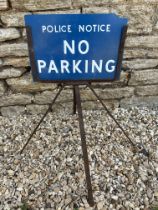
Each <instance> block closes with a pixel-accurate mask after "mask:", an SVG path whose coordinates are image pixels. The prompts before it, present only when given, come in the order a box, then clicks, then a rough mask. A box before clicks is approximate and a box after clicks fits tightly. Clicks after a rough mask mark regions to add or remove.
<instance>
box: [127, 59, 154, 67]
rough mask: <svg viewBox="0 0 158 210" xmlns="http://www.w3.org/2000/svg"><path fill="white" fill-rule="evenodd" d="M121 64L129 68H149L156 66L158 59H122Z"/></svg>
mask: <svg viewBox="0 0 158 210" xmlns="http://www.w3.org/2000/svg"><path fill="white" fill-rule="evenodd" d="M123 66H126V67H127V68H129V69H149V68H156V67H157V66H158V59H133V60H128V61H123Z"/></svg>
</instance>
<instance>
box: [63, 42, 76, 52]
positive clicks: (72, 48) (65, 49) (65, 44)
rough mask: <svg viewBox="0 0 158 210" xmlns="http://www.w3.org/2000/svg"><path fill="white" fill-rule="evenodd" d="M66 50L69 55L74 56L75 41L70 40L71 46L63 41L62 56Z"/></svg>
mask: <svg viewBox="0 0 158 210" xmlns="http://www.w3.org/2000/svg"><path fill="white" fill-rule="evenodd" d="M67 48H68V49H69V51H70V52H71V54H75V40H72V42H71V46H70V45H69V43H68V42H67V41H66V40H64V54H67Z"/></svg>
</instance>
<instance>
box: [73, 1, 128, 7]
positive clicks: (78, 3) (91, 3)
mask: <svg viewBox="0 0 158 210" xmlns="http://www.w3.org/2000/svg"><path fill="white" fill-rule="evenodd" d="M124 2H125V1H124V0H119V2H118V3H120V4H121V3H124ZM111 3H113V1H112V0H97V1H96V0H73V6H94V5H106V6H107V5H110V4H111Z"/></svg>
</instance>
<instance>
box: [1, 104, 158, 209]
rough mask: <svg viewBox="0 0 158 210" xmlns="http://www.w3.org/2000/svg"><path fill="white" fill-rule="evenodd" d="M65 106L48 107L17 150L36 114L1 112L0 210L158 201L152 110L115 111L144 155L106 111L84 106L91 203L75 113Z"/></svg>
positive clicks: (157, 123) (142, 205)
mask: <svg viewBox="0 0 158 210" xmlns="http://www.w3.org/2000/svg"><path fill="white" fill-rule="evenodd" d="M70 112H71V108H70V107H69V108H61V107H60V109H59V110H58V112H56V113H49V114H48V116H47V117H46V119H45V120H44V122H43V123H42V124H41V126H40V128H39V129H38V131H37V132H36V134H35V135H34V136H33V138H32V140H31V142H30V144H29V145H28V146H27V148H26V150H25V151H24V153H23V154H22V155H20V154H19V151H20V149H21V148H22V146H23V145H24V143H25V142H26V140H27V138H28V136H29V134H30V133H31V130H32V129H33V128H34V126H35V125H36V123H37V122H38V121H39V119H40V115H23V116H18V117H14V118H5V117H2V116H1V117H0V209H4V210H9V209H10V210H14V209H27V208H24V203H25V204H26V206H27V207H29V209H33V210H35V209H40V210H61V209H62V210H69V209H72V210H77V209H79V210H83V209H86V210H90V209H98V210H115V209H116V210H140V209H142V210H147V209H149V207H150V206H151V205H153V203H154V202H156V201H158V109H156V108H155V109H148V108H130V109H120V108H119V109H116V110H114V111H113V114H114V115H115V117H116V118H117V119H118V121H119V122H120V123H121V125H122V126H123V127H124V129H126V131H127V133H128V134H129V135H130V136H131V138H132V139H133V141H134V142H136V143H138V144H140V143H141V144H143V145H144V146H145V148H146V149H147V150H148V151H149V153H150V156H149V158H147V157H145V156H143V155H142V154H138V153H137V154H133V152H132V147H131V145H130V144H129V142H128V141H127V139H126V138H125V136H124V135H123V134H122V132H121V131H120V130H119V129H118V128H117V126H116V125H115V123H114V122H113V121H112V120H111V119H110V118H109V117H108V115H107V114H106V112H105V111H84V120H85V128H86V134H87V136H86V137H87V145H88V151H89V160H90V169H91V178H92V185H93V192H94V199H95V203H96V206H95V208H90V207H89V205H88V203H87V199H86V196H87V190H86V183H85V175H84V166H83V160H82V150H81V141H80V135H79V129H78V116H77V115H72V114H71V113H70ZM22 205H23V208H22V207H20V206H22Z"/></svg>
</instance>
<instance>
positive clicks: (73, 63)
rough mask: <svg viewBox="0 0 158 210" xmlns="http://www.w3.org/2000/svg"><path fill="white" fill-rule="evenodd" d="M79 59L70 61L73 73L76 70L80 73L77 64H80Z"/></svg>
mask: <svg viewBox="0 0 158 210" xmlns="http://www.w3.org/2000/svg"><path fill="white" fill-rule="evenodd" d="M80 63H81V60H78V61H77V62H76V61H75V60H73V61H72V66H73V73H74V74H75V73H76V72H78V73H80V74H82V71H81V69H79V68H78V66H79V65H80Z"/></svg>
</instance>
